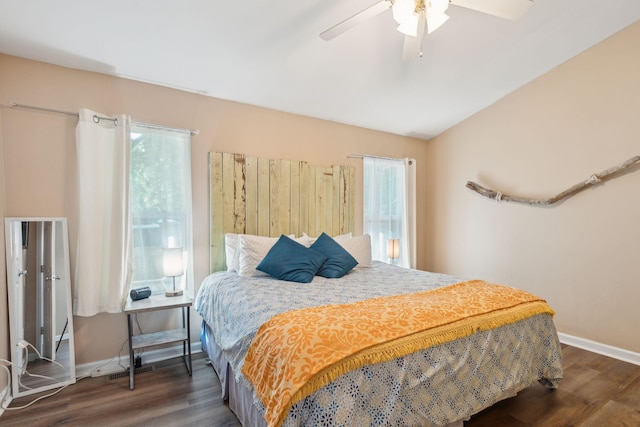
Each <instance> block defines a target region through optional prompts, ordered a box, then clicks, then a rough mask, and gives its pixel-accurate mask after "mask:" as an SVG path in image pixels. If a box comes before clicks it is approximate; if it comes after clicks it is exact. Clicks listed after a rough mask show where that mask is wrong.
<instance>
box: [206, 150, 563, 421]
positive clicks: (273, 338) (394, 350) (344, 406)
mask: <svg viewBox="0 0 640 427" xmlns="http://www.w3.org/2000/svg"><path fill="white" fill-rule="evenodd" d="M216 156H217V157H216ZM216 156H212V157H211V163H210V164H211V165H215V170H213V169H211V171H212V173H211V179H212V186H211V187H212V197H211V200H212V228H216V227H214V226H213V224H215V223H216V219H215V218H214V217H215V216H216V215H218V216H219V215H223V216H227V217H229V218H233V221H238V219H237V216H234V215H230V216H229V215H226V214H224V213H220V212H219V213H217V214H216V213H215V210H216V209H220V205H221V203H217V206H214V204H216V202H215V200H216V197H217V196H216V195H215V194H213V191H218V190H216V188H218V189H220V188H223V187H224V183H222V181H223V180H224V176H227V177H233V178H232V179H233V180H234V181H235V183H236V186H235V187H234V188H237V187H242V188H244V190H243V191H248V192H249V193H252V191H251V190H250V189H247V188H246V187H247V185H244V184H243V185H241V186H239V185H237V180H238V179H239V177H245V176H247V175H249V176H251V175H252V173H247V170H246V169H243V170H242V171H241V173H240V172H237V171H236V172H229V171H226V172H224V170H225V168H224V167H223V165H222V164H221V163H222V162H224V160H223V159H224V158H225V156H226V158H227V159H230V162H228V163H230V164H232V165H233V167H239V166H240V167H242V168H247V160H246V159H244V158H243V157H239V155H216ZM243 159H244V160H243ZM239 160H240V161H239ZM249 162H251V161H249ZM255 164H259V162H258V161H256V162H255ZM286 167H287V172H286V174H282V173H280V172H279V171H278V168H274V167H273V165H272V164H271V165H270V168H269V174H270V175H271V176H272V177H273V176H276V177H277V176H279V177H282V176H284V175H288V176H291V172H290V171H291V170H292V169H298V168H299V170H303V168H304V165H302V166H298V165H296V166H295V167H294V168H292V167H291V165H290V164H288V165H287V166H286ZM327 171H338V172H337V173H338V175H339V176H340V177H350V176H352V172H350V171H342V170H337V169H334V168H329V169H326V170H325V172H324V173H316V172H312V173H311V175H312V176H316V177H318V178H319V179H320V180H323V179H324V180H325V182H327V183H328V184H329V187H334V188H336V189H337V190H338V191H335V195H336V205H338V206H340V208H339V211H340V212H341V213H340V214H338V215H334V216H333V217H334V218H338V224H333V226H331V227H330V229H329V231H328V233H326V236H328V235H331V236H333V238H330V239H331V240H332V241H333V242H334V243H338V244H339V245H340V246H341V247H342V249H344V250H345V251H346V252H348V253H349V255H352V256H353V258H354V259H356V260H357V265H356V266H355V267H354V268H351V269H349V270H348V273H346V274H345V275H344V276H343V277H340V278H326V277H321V276H317V275H314V276H313V277H312V279H311V280H310V281H309V282H308V283H300V282H297V281H292V280H290V279H291V278H290V277H288V278H287V280H281V279H279V278H277V277H274V276H278V274H272V275H269V274H266V273H264V272H261V271H259V270H256V267H257V265H258V264H261V267H264V266H262V264H263V263H264V261H265V260H266V259H267V257H266V255H267V254H271V253H272V252H273V251H272V249H273V248H274V246H275V245H276V244H279V243H280V241H281V240H283V239H284V240H286V241H287V242H289V243H287V245H289V244H290V241H292V242H293V241H295V243H294V244H295V245H299V247H304V248H305V249H307V248H309V247H312V248H313V246H312V245H313V243H314V242H313V240H312V239H311V238H309V237H308V236H307V233H309V234H311V235H315V236H318V235H322V232H321V231H319V228H320V227H326V226H327V224H326V223H323V224H319V223H318V222H316V223H315V224H314V223H309V224H308V225H307V226H305V227H304V230H307V232H300V230H301V228H300V227H299V226H298V227H297V228H296V227H292V224H287V225H285V226H284V227H280V228H279V230H278V231H280V232H281V233H280V234H278V232H275V233H274V231H273V230H271V231H270V232H268V233H264V232H263V233H260V232H258V233H256V234H249V233H246V231H247V230H248V229H247V227H246V223H247V222H248V221H247V219H246V218H245V217H244V216H243V217H242V219H241V222H242V223H243V224H245V226H243V227H240V228H239V227H229V226H228V225H227V226H222V228H221V227H220V226H221V224H220V222H221V221H220V220H219V218H218V225H219V226H218V227H217V230H216V231H215V232H214V231H213V230H212V252H216V255H212V269H213V270H221V271H216V272H214V273H212V274H211V275H209V276H208V277H207V278H206V279H205V280H204V281H203V283H202V284H201V286H200V289H199V291H198V295H197V297H196V300H195V303H194V308H195V309H196V310H197V312H198V313H199V314H200V315H201V316H202V318H203V326H202V332H201V341H202V343H203V349H204V350H205V351H206V352H207V354H208V356H209V358H210V360H211V363H212V366H213V367H214V369H215V371H216V373H217V375H218V377H219V379H220V382H221V385H222V394H223V395H222V398H223V399H224V400H226V401H228V403H229V407H230V409H231V410H232V411H233V412H234V413H235V414H236V415H237V417H238V419H239V420H240V422H241V423H242V424H243V425H244V426H245V427H249V426H252V427H253V426H255V427H261V426H280V425H282V426H333V425H344V426H363V425H406V426H443V425H451V426H453V425H456V426H461V425H462V424H463V422H464V421H465V420H467V419H469V417H470V416H472V415H473V414H475V413H477V412H479V411H481V410H482V409H484V408H487V407H489V406H491V405H493V404H494V403H496V402H498V401H500V400H502V399H505V398H508V397H511V396H513V395H515V394H516V393H517V392H519V391H520V390H522V389H524V388H526V387H529V386H531V385H533V384H535V383H536V382H541V383H542V384H543V385H544V386H547V387H549V388H555V387H557V385H558V382H559V380H560V379H561V377H562V366H561V350H560V345H559V342H558V337H557V333H556V330H555V326H554V324H553V312H552V310H551V309H550V308H549V307H548V306H547V305H546V303H545V302H544V301H543V300H540V299H539V298H537V297H536V296H534V295H531V294H528V293H525V292H522V291H519V290H515V289H513V288H509V287H504V286H500V285H494V284H490V283H486V282H483V281H480V280H472V281H469V280H465V279H464V278H458V277H453V276H450V275H444V274H437V273H430V272H425V271H418V270H410V269H404V268H400V267H396V266H393V265H390V264H387V263H383V262H378V261H371V260H370V253H369V254H368V257H369V258H367V253H366V242H367V239H366V237H367V236H352V235H351V233H350V231H351V228H352V225H350V222H352V218H353V215H352V213H349V212H346V213H344V211H345V208H344V207H345V206H347V207H348V206H349V203H350V202H346V200H341V199H340V197H339V196H338V195H339V194H340V193H342V194H347V195H348V194H349V193H350V191H351V190H349V188H348V187H349V185H350V182H351V181H350V180H349V179H344V180H343V179H337V180H334V179H327V178H326V176H327ZM257 175H259V173H258V174H257ZM301 175H302V174H301ZM230 179H231V178H230ZM214 181H216V182H215V183H214ZM300 181H304V179H301V180H300ZM341 186H344V187H341ZM282 187H283V186H282V183H279V188H282ZM285 187H286V186H285ZM291 187H296V186H291ZM318 188H321V187H319V185H318V184H317V183H316V185H315V191H314V194H319V193H320V194H322V195H323V204H326V201H327V198H328V197H326V196H330V195H331V194H332V193H333V191H332V190H327V189H326V188H324V189H322V190H318ZM300 191H301V194H306V193H307V192H308V191H306V190H304V189H301V190H300ZM246 196H247V195H246V194H245V195H243V196H242V203H244V204H247V203H251V202H247V198H246ZM251 197H256V200H258V199H259V196H258V195H257V194H256V195H255V196H253V195H252V196H251ZM288 197H289V198H290V200H291V199H295V197H290V196H288ZM298 199H300V200H302V199H305V197H299V198H298ZM306 199H307V200H308V201H309V202H311V201H312V199H313V198H312V197H308V198H306ZM257 203H259V202H257ZM275 203H278V202H277V201H276V202H275ZM233 206H234V203H233V202H232V203H228V202H227V209H232V210H233V211H234V212H236V213H237V212H238V209H237V206H236V207H235V208H234V207H233ZM313 209H315V210H316V212H318V209H317V208H313V207H309V206H307V207H306V208H301V209H299V210H298V211H299V212H305V211H306V212H308V211H309V210H313ZM323 209H326V208H325V207H323ZM335 209H336V208H335V207H334V208H332V209H331V210H332V211H334V210H335ZM346 210H347V211H348V210H349V209H346ZM250 211H253V209H250ZM261 211H264V209H262V210H261ZM273 215H274V214H273V212H271V213H270V216H272V217H273ZM319 216H321V215H318V217H319ZM340 218H344V221H342V220H340ZM250 222H251V223H255V224H260V220H250ZM302 222H303V221H301V222H300V223H302ZM220 229H222V230H224V231H225V233H223V234H220ZM234 231H235V232H238V231H240V233H237V234H235V233H233V232H234ZM252 231H254V230H252ZM255 231H257V230H255ZM243 232H244V233H243ZM216 233H217V234H216ZM312 233H313V234H312ZM341 233H342V234H341ZM260 234H262V236H260ZM274 234H275V235H274ZM278 235H280V237H277V236H278ZM266 236H272V237H270V238H268V237H266ZM296 236H298V237H296ZM234 241H235V244H233V243H231V244H230V242H234ZM332 244H333V243H332ZM369 245H370V243H369ZM286 248H287V249H286V250H287V251H288V250H290V246H286ZM297 248H298V246H296V247H295V248H294V249H295V251H298V249H297ZM363 248H364V249H363ZM295 251H294V252H295ZM220 253H222V256H220ZM284 253H286V254H289V252H286V251H285V252H284ZM288 258H292V256H287V260H288ZM276 259H278V258H276ZM280 260H282V258H280ZM216 262H217V263H220V262H222V266H221V265H217V266H216V265H215V263H216ZM278 263H281V264H286V263H287V262H285V261H279V262H276V263H275V264H278ZM507 291H508V292H514V293H518V298H521V297H522V298H524V299H523V300H517V301H516V302H514V301H513V299H512V298H513V296H512V295H509V296H508V297H506V300H505V301H508V304H507V303H505V304H507V305H505V306H501V307H498V308H492V307H488V306H487V307H485V308H483V309H482V310H485V311H483V312H480V311H478V312H477V313H475V314H473V315H471V314H469V313H465V314H463V315H462V317H461V318H447V317H445V316H449V315H453V314H449V313H447V310H443V307H445V308H446V307H453V305H451V304H453V303H451V304H450V301H452V300H460V303H461V304H462V307H472V308H473V307H476V306H478V307H480V306H483V304H480V303H477V302H478V298H480V297H482V296H483V295H485V294H486V295H488V294H489V293H491V292H496V295H498V294H502V293H504V292H507ZM450 292H457V294H455V293H454V295H453V296H450V295H448V293H450ZM491 298H493V297H491ZM443 301H444V302H443ZM370 304H373V305H370ZM376 304H377V305H376ZM414 305H416V307H414ZM408 306H411V309H415V310H418V311H416V312H411V313H412V314H407V313H409V312H405V308H406V307H408ZM534 306H535V310H534V309H533V308H532V307H534ZM372 307H373V308H372ZM525 308H526V310H525ZM473 309H474V310H475V308H473ZM516 309H518V310H520V311H518V312H517V313H516V311H515V310H516ZM327 310H329V311H330V314H327V313H328V312H327ZM349 310H352V311H349ZM367 310H368V311H367ZM420 310H422V311H420ZM448 311H450V312H455V311H457V309H455V310H454V309H451V310H448ZM383 312H384V313H385V314H384V316H382V315H381V316H377V313H383ZM337 313H347V314H340V316H342V317H340V318H338V317H336V316H337ZM415 313H426V314H425V316H427V317H428V320H429V321H432V320H433V319H435V321H436V323H435V324H434V325H430V327H429V328H428V329H426V328H425V329H424V330H423V329H416V330H413V329H411V328H412V327H415V325H414V324H410V325H408V326H407V323H406V320H408V319H409V320H411V319H422V318H421V317H419V316H418V314H415ZM434 313H436V314H437V315H435V314H434ZM374 314H376V315H374ZM507 314H508V316H507ZM358 315H359V316H360V317H357V316H358ZM287 316H292V317H287ZM305 316H306V317H305ZM309 316H310V317H309ZM314 316H315V317H314ZM500 316H502V317H500ZM383 318H384V319H383ZM387 318H394V319H395V320H394V321H395V322H396V324H395V326H396V327H392V326H389V327H387V326H380V325H383V323H376V322H383V321H386V319H387ZM498 318H500V319H502V320H500V321H497V320H496V319H498ZM310 319H311V320H310ZM322 319H324V320H322ZM336 319H338V320H336ZM439 319H444V320H439ZM286 322H289V323H286ZM341 322H342V323H341ZM349 322H355V324H356V325H357V327H355V329H354V328H353V327H352V326H351V325H350V323H349ZM437 322H441V324H438V323H437ZM409 323H411V322H409ZM413 323H415V324H419V325H421V324H422V323H425V322H422V320H420V321H419V322H418V321H416V322H413ZM365 324H369V326H363V325H365ZM300 325H305V327H298V326H300ZM319 325H326V326H322V327H320V326H319ZM332 325H333V326H332ZM335 325H340V327H339V328H341V329H339V330H338V331H337V334H338V335H328V337H329V338H327V336H325V337H324V338H323V333H324V332H323V331H326V330H329V329H331V328H332V327H334V326H335ZM371 325H373V326H371ZM398 325H400V326H401V327H397V326H398ZM419 325H418V327H419V328H421V327H420V326H419ZM280 327H282V328H285V329H277V328H280ZM297 327H298V328H297ZM286 328H288V329H286ZM296 328H297V329H296ZM336 328H337V327H336ZM361 328H362V329H366V328H369V329H367V332H366V333H367V334H369V335H375V334H377V331H379V330H384V331H387V330H389V331H392V330H393V331H400V332H397V333H399V334H400V335H393V336H390V337H386V338H385V340H384V341H371V342H370V343H369V342H368V341H366V339H369V336H366V337H365V339H361V335H358V339H351V338H350V339H346V340H344V341H350V344H352V342H353V343H355V342H357V343H360V342H363V343H365V344H362V347H360V348H356V349H351V350H350V351H351V353H344V354H342V353H340V352H341V351H342V350H343V348H342V347H340V350H335V351H334V350H329V351H327V348H329V347H330V346H331V345H333V343H335V342H338V341H341V339H335V338H330V337H335V336H340V337H352V336H354V335H353V331H354V330H355V331H357V332H358V333H360V329H361ZM407 328H408V329H407ZM300 330H305V331H307V330H315V331H316V332H315V333H316V335H315V336H314V337H313V338H308V337H307V338H303V339H302V341H296V340H294V339H293V338H294V337H297V336H298V335H299V332H300ZM407 330H408V331H410V332H406V331H407ZM269 331H270V332H271V335H268V334H267V333H268V332H269ZM292 331H293V332H292ZM345 331H347V332H345ZM332 333H336V331H332ZM394 333H396V332H394ZM340 334H343V335H340ZM416 337H417V338H416ZM284 338H286V339H284ZM414 338H415V339H414ZM418 338H419V339H418ZM322 339H324V341H323V342H322V348H323V349H324V354H323V355H320V357H319V358H318V359H321V362H322V363H320V364H319V365H318V366H315V365H314V366H313V367H312V368H308V364H307V359H306V358H307V353H304V352H302V351H301V350H300V349H301V348H302V347H301V343H302V342H304V341H305V340H307V341H308V342H311V343H317V342H318V340H322ZM372 339H373V340H375V339H378V337H375V338H372ZM309 340H310V341H309ZM407 340H409V341H407ZM283 342H286V343H288V344H287V345H281V344H282V343H283ZM291 343H293V344H291ZM287 346H289V347H290V348H287ZM283 347H284V348H283ZM317 348H318V346H317V345H315V346H314V345H311V347H310V348H307V349H306V350H304V351H306V352H311V353H313V352H314V351H315V349H317ZM300 354H302V355H303V356H300ZM346 354H348V355H346ZM345 355H346V356H345ZM284 360H286V361H287V362H283V361H284ZM301 360H302V361H301ZM327 360H329V361H328V362H327ZM274 366H275V367H276V368H277V369H274ZM295 366H298V367H299V366H303V368H302V369H297V371H304V373H305V375H306V379H305V382H303V383H300V382H299V381H297V379H296V381H293V383H296V384H298V385H296V386H295V387H296V388H293V389H290V388H289V389H287V388H286V386H287V385H289V384H291V383H292V381H290V378H284V379H282V378H281V377H278V378H275V377H271V376H268V375H266V374H265V373H270V372H275V371H278V372H282V371H296V369H293V368H292V367H295ZM307 371H308V372H307ZM274 384H275V385H274ZM278 384H279V385H282V384H284V385H285V388H277V387H279V386H278ZM299 384H302V385H299Z"/></svg>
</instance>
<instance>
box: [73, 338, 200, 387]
mask: <svg viewBox="0 0 640 427" xmlns="http://www.w3.org/2000/svg"><path fill="white" fill-rule="evenodd" d="M201 351H202V347H201V345H200V341H198V342H192V343H191V354H192V355H193V354H196V353H200V352H201ZM180 356H182V344H179V345H175V346H173V347H164V348H160V349H156V350H145V351H144V353H143V354H142V363H143V364H144V365H148V364H151V363H155V362H159V361H163V360H168V359H173V358H175V357H180ZM128 367H129V355H128V354H126V355H123V356H120V360H118V358H117V357H115V358H112V359H109V360H99V361H97V362H91V363H83V364H82V365H76V378H77V379H82V378H86V377H101V376H103V375H111V374H115V373H118V372H122V371H125V370H126V369H127V368H128Z"/></svg>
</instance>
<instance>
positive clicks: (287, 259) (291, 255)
mask: <svg viewBox="0 0 640 427" xmlns="http://www.w3.org/2000/svg"><path fill="white" fill-rule="evenodd" d="M326 259H327V257H326V256H324V255H322V254H321V253H319V252H316V251H314V250H313V249H309V248H307V247H306V246H304V245H301V244H300V243H298V242H295V241H293V240H292V239H290V238H288V237H287V236H285V235H284V234H283V235H282V236H280V238H279V239H278V241H277V242H276V244H275V245H273V247H272V248H271V249H270V250H269V252H267V255H266V256H265V257H264V258H263V259H262V261H260V264H258V266H257V267H256V268H257V269H258V270H260V271H263V272H265V273H267V274H268V275H270V276H273V277H275V278H277V279H280V280H287V281H289V282H300V283H309V282H311V281H312V280H313V277H314V276H315V275H316V273H317V272H318V270H319V269H320V267H322V263H324V261H325V260H326Z"/></svg>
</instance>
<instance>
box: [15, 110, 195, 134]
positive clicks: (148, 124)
mask: <svg viewBox="0 0 640 427" xmlns="http://www.w3.org/2000/svg"><path fill="white" fill-rule="evenodd" d="M7 106H8V107H9V108H26V109H28V110H38V111H47V112H49V113H58V114H66V115H67V116H75V117H80V114H78V113H73V112H71V111H64V110H56V109H53V108H44V107H36V106H34V105H26V104H18V103H16V102H9V103H8V104H7ZM100 120H109V121H112V122H114V123H115V124H116V125H117V124H118V119H112V118H110V117H100V116H97V115H94V116H93V121H94V122H96V123H98V122H100ZM133 122H134V123H135V124H138V125H140V126H146V127H149V128H154V129H165V130H171V131H176V132H189V133H190V134H191V135H198V134H200V131H198V130H193V129H180V128H172V127H169V126H163V125H155V124H151V123H142V122H135V121H133Z"/></svg>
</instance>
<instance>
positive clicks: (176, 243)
mask: <svg viewBox="0 0 640 427" xmlns="http://www.w3.org/2000/svg"><path fill="white" fill-rule="evenodd" d="M190 137H191V135H190V134H189V133H188V132H182V131H174V130H169V129H161V128H154V127H150V126H146V125H142V124H139V123H132V124H131V160H130V174H131V175H130V190H131V195H130V197H131V214H132V221H133V279H132V282H131V288H138V287H142V286H149V287H150V288H151V290H152V293H153V294H161V293H164V292H165V290H168V289H172V287H173V277H164V276H163V268H162V258H163V255H162V254H163V248H182V249H183V251H182V252H183V266H184V274H183V275H181V276H176V277H175V283H176V288H181V289H184V291H185V293H186V294H192V289H193V286H192V284H193V267H192V266H193V261H192V256H191V255H192V225H191V147H190V145H191V138H190Z"/></svg>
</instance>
